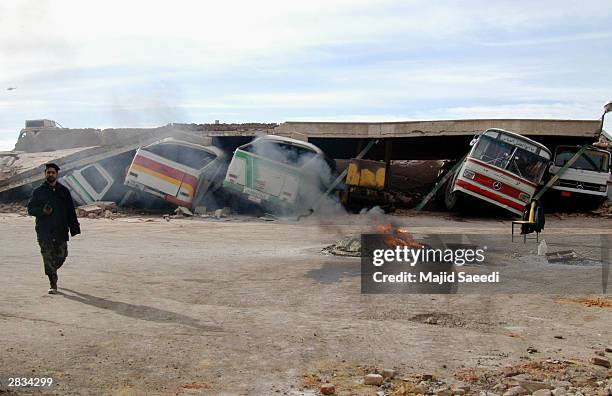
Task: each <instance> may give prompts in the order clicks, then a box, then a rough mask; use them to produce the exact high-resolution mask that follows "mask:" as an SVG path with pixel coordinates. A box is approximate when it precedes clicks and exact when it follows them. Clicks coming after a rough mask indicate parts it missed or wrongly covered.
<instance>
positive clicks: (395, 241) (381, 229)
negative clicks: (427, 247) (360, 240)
mask: <svg viewBox="0 0 612 396" xmlns="http://www.w3.org/2000/svg"><path fill="white" fill-rule="evenodd" d="M375 230H376V232H377V233H378V234H388V235H387V236H385V237H384V239H383V240H384V242H385V244H387V245H388V246H391V247H395V246H407V247H409V248H413V249H418V248H420V247H422V246H423V245H421V244H420V243H418V242H417V241H415V240H414V239H413V238H412V235H410V233H409V232H408V231H406V230H405V229H402V228H399V227H393V226H392V225H391V224H379V225H377V226H376V227H375Z"/></svg>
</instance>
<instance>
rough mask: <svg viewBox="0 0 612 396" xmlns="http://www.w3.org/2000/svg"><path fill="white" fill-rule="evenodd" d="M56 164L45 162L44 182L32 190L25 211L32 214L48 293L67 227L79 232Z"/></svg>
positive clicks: (60, 260) (65, 252)
mask: <svg viewBox="0 0 612 396" xmlns="http://www.w3.org/2000/svg"><path fill="white" fill-rule="evenodd" d="M59 169H60V168H59V166H57V165H56V164H53V163H51V164H46V165H45V182H44V183H43V184H42V185H40V186H39V187H38V188H36V189H35V190H34V192H33V193H32V198H31V199H30V202H29V203H28V213H29V214H30V216H36V237H37V239H38V244H39V245H40V253H41V255H42V258H43V263H44V265H45V274H46V275H47V276H48V277H49V283H50V285H51V288H50V289H49V294H56V293H57V270H58V269H59V268H60V267H61V266H62V264H64V261H65V260H66V257H68V243H67V242H68V239H69V237H68V231H70V235H72V236H75V235H78V234H80V233H81V228H80V225H79V221H78V220H77V216H76V211H75V209H74V202H73V201H72V196H71V195H70V191H69V190H68V189H67V188H66V187H64V186H63V185H61V184H60V183H58V182H57V177H58V173H59Z"/></svg>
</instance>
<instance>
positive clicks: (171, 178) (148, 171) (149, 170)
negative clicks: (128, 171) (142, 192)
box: [132, 164, 193, 196]
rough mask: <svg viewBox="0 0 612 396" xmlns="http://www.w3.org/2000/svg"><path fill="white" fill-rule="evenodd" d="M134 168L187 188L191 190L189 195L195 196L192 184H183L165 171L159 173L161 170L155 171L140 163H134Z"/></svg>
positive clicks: (188, 190)
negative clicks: (165, 173)
mask: <svg viewBox="0 0 612 396" xmlns="http://www.w3.org/2000/svg"><path fill="white" fill-rule="evenodd" d="M132 169H133V170H136V171H138V172H144V173H146V174H148V175H150V176H153V177H157V178H159V179H162V180H164V181H167V182H168V183H171V184H174V185H176V186H179V187H181V188H183V189H185V190H187V192H189V196H193V187H192V186H191V185H190V184H183V185H181V181H180V180H178V179H175V178H173V177H170V176H166V175H164V174H163V173H159V172H155V171H154V170H153V169H151V168H146V167H144V166H142V165H138V164H132Z"/></svg>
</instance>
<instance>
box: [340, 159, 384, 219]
mask: <svg viewBox="0 0 612 396" xmlns="http://www.w3.org/2000/svg"><path fill="white" fill-rule="evenodd" d="M386 176H387V172H386V167H385V163H384V162H380V161H371V160H364V159H356V158H353V159H351V160H350V161H349V164H348V171H347V174H346V188H345V189H344V191H343V192H342V193H341V201H342V204H343V205H344V206H347V207H353V206H364V205H365V206H370V205H380V204H384V203H386V202H388V201H389V196H388V193H386V192H385V187H386Z"/></svg>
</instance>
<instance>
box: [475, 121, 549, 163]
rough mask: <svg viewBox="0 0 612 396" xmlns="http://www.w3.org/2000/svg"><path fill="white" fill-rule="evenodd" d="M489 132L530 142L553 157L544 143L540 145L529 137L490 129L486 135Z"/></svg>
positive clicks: (503, 130)
mask: <svg viewBox="0 0 612 396" xmlns="http://www.w3.org/2000/svg"><path fill="white" fill-rule="evenodd" d="M489 131H492V132H499V133H503V134H506V135H510V136H512V137H514V138H517V139H521V140H524V141H526V142H529V143H531V144H533V145H534V146H537V147H539V148H540V149H542V150H544V151H546V152H547V153H548V154H549V155H550V156H552V152H551V151H550V150H549V149H548V147H546V146H544V145H543V144H542V143H538V142H536V141H535V140H531V139H529V138H528V137H525V136H523V135H520V134H518V133H516V132H511V131H507V130H505V129H501V128H489V129H487V130H486V131H484V133H487V132H489Z"/></svg>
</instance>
